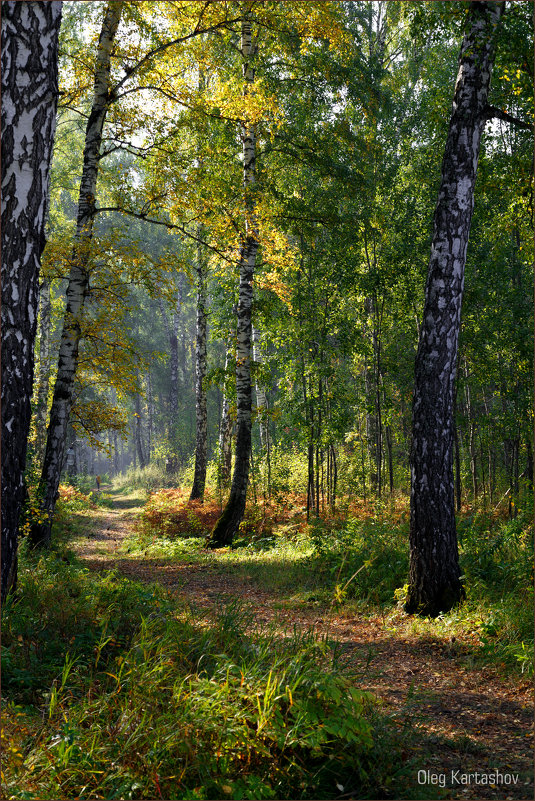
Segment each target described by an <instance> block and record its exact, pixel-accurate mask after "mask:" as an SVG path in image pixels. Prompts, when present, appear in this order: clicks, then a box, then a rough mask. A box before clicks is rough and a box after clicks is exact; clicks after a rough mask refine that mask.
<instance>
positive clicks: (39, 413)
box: [35, 281, 51, 465]
mask: <svg viewBox="0 0 535 801" xmlns="http://www.w3.org/2000/svg"><path fill="white" fill-rule="evenodd" d="M39 307H40V309H39V377H38V381H37V400H36V404H35V427H36V429H37V436H36V440H35V463H36V464H38V465H41V462H42V459H43V454H44V448H45V441H46V416H47V415H46V413H47V408H48V387H49V383H50V319H51V303H50V284H49V283H48V281H43V282H42V283H41V286H40V288H39Z"/></svg>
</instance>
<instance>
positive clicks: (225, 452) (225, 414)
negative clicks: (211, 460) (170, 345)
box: [219, 342, 233, 487]
mask: <svg viewBox="0 0 535 801" xmlns="http://www.w3.org/2000/svg"><path fill="white" fill-rule="evenodd" d="M231 362H232V350H231V343H230V342H229V344H228V347H227V352H226V355H225V376H226V375H227V372H228V370H229V368H230V364H231ZM232 429H233V421H232V414H231V411H230V397H229V391H228V389H227V386H226V382H225V386H224V387H223V403H222V408H221V424H220V429H219V470H220V476H221V482H222V484H223V486H225V487H226V486H227V485H228V484H229V482H230V473H231V468H232Z"/></svg>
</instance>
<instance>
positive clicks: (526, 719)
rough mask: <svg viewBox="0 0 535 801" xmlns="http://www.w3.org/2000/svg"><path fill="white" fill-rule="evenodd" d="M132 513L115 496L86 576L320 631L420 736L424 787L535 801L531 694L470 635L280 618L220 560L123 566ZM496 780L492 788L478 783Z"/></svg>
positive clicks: (88, 556)
mask: <svg viewBox="0 0 535 801" xmlns="http://www.w3.org/2000/svg"><path fill="white" fill-rule="evenodd" d="M133 504H134V502H133V501H132V500H131V499H129V498H128V497H126V496H116V497H115V499H114V508H113V509H108V510H105V511H103V512H102V513H101V514H100V515H99V516H98V517H95V522H94V526H93V527H92V528H91V529H89V530H88V531H87V535H86V536H85V537H84V538H83V539H78V540H77V541H76V542H75V543H74V546H75V550H76V551H77V553H78V555H79V556H80V558H81V559H82V560H83V561H84V562H85V563H86V564H87V566H88V567H89V568H91V569H93V570H109V569H113V568H116V569H117V570H118V571H119V572H120V573H121V574H122V575H124V576H127V577H128V578H131V579H135V580H138V581H146V582H159V583H160V584H162V585H164V586H165V587H167V588H168V589H170V590H172V591H173V592H174V593H176V594H177V595H178V596H180V597H183V598H185V599H187V600H188V601H190V602H191V603H193V604H194V605H195V606H196V607H197V608H198V609H200V610H205V611H206V612H207V613H209V611H210V610H211V609H214V608H216V607H217V606H219V605H220V604H221V601H222V600H224V599H232V598H236V597H238V598H240V599H242V600H243V601H245V602H247V604H249V605H250V606H251V608H252V611H253V612H254V615H255V619H256V622H257V623H258V624H260V625H262V624H268V623H273V622H275V623H276V625H277V626H280V628H281V631H291V630H292V629H293V628H294V626H297V627H300V628H303V629H309V628H314V630H315V631H317V632H318V633H319V634H323V635H326V636H328V638H329V639H330V640H333V641H335V642H337V643H338V644H339V648H340V649H341V651H342V655H343V658H344V659H345V660H346V662H347V664H348V667H350V668H354V669H355V670H357V671H360V674H359V678H358V681H359V686H361V687H362V688H364V689H369V690H371V691H373V692H374V693H375V694H376V695H377V696H378V697H379V698H380V699H381V701H382V705H383V710H384V711H385V712H387V713H388V714H390V715H391V716H392V717H393V718H394V720H395V721H396V723H397V724H398V725H399V726H402V725H403V724H404V722H405V721H407V720H409V721H410V722H411V723H412V725H413V726H416V727H417V729H418V731H419V734H420V735H421V736H420V737H419V738H418V739H417V742H418V743H419V745H418V746H416V747H417V749H418V751H419V752H420V753H419V754H418V756H419V757H420V756H421V761H420V759H418V760H417V762H418V764H419V767H421V771H422V773H420V774H419V776H420V781H422V782H424V781H427V782H429V781H431V780H432V777H431V774H435V775H438V777H439V776H440V774H443V775H445V782H446V790H447V797H448V798H458V799H461V798H468V799H504V801H505V800H506V799H521V800H522V801H527V799H532V798H533V796H534V792H533V727H534V718H533V688H532V685H531V683H530V682H527V681H521V680H519V679H512V678H504V677H503V676H500V675H499V674H498V672H497V671H496V669H494V668H492V667H486V668H483V669H481V668H477V669H476V668H473V667H470V661H469V659H468V656H469V654H470V652H473V647H474V644H473V642H472V641H471V640H470V635H466V638H465V639H463V638H459V639H457V640H456V641H454V642H450V643H445V642H444V641H443V640H439V639H437V638H434V637H426V636H423V635H422V634H415V633H413V632H412V630H411V627H410V625H408V623H407V618H406V616H404V615H403V614H402V613H401V612H400V613H399V620H397V619H396V620H395V621H393V620H392V617H391V616H389V618H388V621H384V620H383V619H382V618H381V617H380V616H379V617H377V618H375V619H369V618H361V617H356V616H354V615H347V614H344V612H343V611H336V610H333V609H318V608H317V607H315V608H308V607H304V606H299V607H297V608H291V607H289V606H288V607H285V608H282V609H281V604H280V598H277V597H275V596H274V595H273V594H271V593H269V592H266V591H263V590H261V589H259V588H258V587H256V586H255V585H254V581H253V579H248V578H247V577H241V576H236V575H233V574H232V573H224V572H221V570H220V569H219V568H218V567H217V564H216V561H215V558H214V564H213V565H212V564H210V563H208V564H198V563H190V562H180V563H177V562H170V561H169V560H168V559H153V558H144V559H140V558H128V557H125V556H123V555H121V554H119V553H118V550H119V548H120V545H121V543H122V541H123V540H125V539H126V538H127V537H128V536H129V535H130V533H131V529H132V524H133V521H134V519H135V516H136V513H137V511H138V510H137V509H136V508H134V506H133ZM393 624H395V631H393ZM366 665H367V667H366ZM496 770H498V771H499V775H498V783H497V784H495V785H491V784H490V783H489V784H487V785H485V784H482V783H480V782H481V778H479V779H477V778H476V777H474V775H473V774H475V773H476V772H477V773H479V774H495V773H496ZM423 772H429V773H426V774H425V776H424V773H423ZM463 774H472V776H471V778H470V780H469V783H466V784H464V783H462V782H463ZM515 778H516V779H517V782H516V783H513V782H514V779H515ZM508 780H510V781H511V783H507V782H508ZM435 781H438V782H440V778H436V779H435ZM465 781H467V780H466V778H465ZM490 781H492V779H490V780H489V782H490ZM476 782H477V783H476ZM414 783H415V785H416V784H417V783H418V774H417V772H416V771H415V777H414Z"/></svg>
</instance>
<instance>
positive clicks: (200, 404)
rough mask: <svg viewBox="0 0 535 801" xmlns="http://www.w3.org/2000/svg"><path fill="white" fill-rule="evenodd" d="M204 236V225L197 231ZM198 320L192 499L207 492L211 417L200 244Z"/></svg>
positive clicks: (204, 297)
mask: <svg viewBox="0 0 535 801" xmlns="http://www.w3.org/2000/svg"><path fill="white" fill-rule="evenodd" d="M197 234H198V238H199V239H201V238H202V226H199V230H198V232H197ZM196 272H197V322H196V337H195V474H194V477H193V486H192V489H191V495H190V500H195V499H201V500H202V498H203V496H204V487H205V484H206V452H207V434H208V421H207V412H206V339H207V312H206V302H207V297H206V258H205V254H204V253H203V249H202V246H201V245H200V244H198V245H197V263H196Z"/></svg>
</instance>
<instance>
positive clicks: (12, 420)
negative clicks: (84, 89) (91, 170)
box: [1, 2, 62, 601]
mask: <svg viewBox="0 0 535 801" xmlns="http://www.w3.org/2000/svg"><path fill="white" fill-rule="evenodd" d="M61 13H62V3H61V2H26V3H18V2H4V3H2V592H1V595H2V601H3V600H4V599H5V597H6V595H7V593H8V592H9V590H10V589H12V588H13V587H14V585H15V583H16V575H17V538H18V527H19V516H20V511H21V506H22V503H23V500H24V468H25V463H26V450H27V440H28V431H29V425H30V398H31V395H32V384H33V366H34V341H35V332H36V325H37V313H38V301H39V298H38V286H39V269H40V260H41V254H42V251H43V248H44V245H45V223H46V216H47V204H48V191H49V170H50V161H51V158H52V147H53V142H54V132H55V127H56V106H57V98H58V85H57V76H58V34H59V29H60V24H61Z"/></svg>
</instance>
